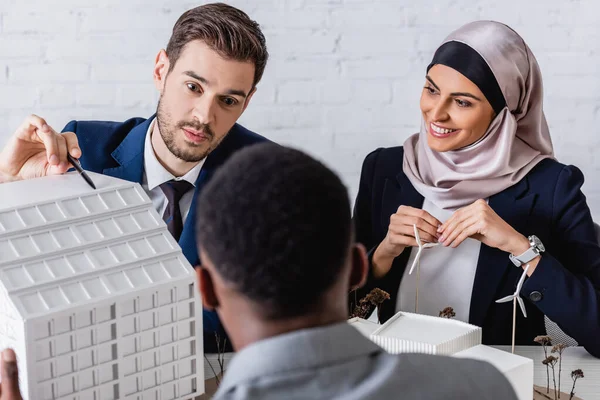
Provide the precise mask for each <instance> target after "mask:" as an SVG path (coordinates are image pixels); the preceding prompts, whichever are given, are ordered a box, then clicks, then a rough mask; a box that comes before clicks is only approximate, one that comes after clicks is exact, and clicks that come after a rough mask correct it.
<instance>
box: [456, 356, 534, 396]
mask: <svg viewBox="0 0 600 400" xmlns="http://www.w3.org/2000/svg"><path fill="white" fill-rule="evenodd" d="M540 351H541V349H540ZM454 357H458V358H472V359H475V360H481V361H487V362H489V363H490V364H492V365H493V366H494V367H496V368H498V370H500V372H502V373H503V374H504V376H505V377H506V379H508V381H509V382H510V384H511V385H512V387H513V389H514V390H515V393H516V394H517V398H518V399H519V400H531V397H532V390H533V389H532V388H533V360H532V359H530V358H525V357H521V356H518V355H516V354H512V353H508V352H506V351H502V350H498V349H495V348H493V347H489V346H484V345H479V346H474V347H471V348H468V349H466V350H463V351H459V352H458V353H456V354H454Z"/></svg>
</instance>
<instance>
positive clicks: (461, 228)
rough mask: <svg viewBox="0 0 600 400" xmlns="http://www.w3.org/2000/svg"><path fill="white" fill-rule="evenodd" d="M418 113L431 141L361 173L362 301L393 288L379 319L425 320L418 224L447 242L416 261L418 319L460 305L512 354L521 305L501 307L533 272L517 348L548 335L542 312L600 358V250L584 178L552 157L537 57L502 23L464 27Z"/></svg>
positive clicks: (486, 337)
mask: <svg viewBox="0 0 600 400" xmlns="http://www.w3.org/2000/svg"><path fill="white" fill-rule="evenodd" d="M420 105H421V111H422V117H423V121H422V126H421V131H420V132H419V133H417V134H415V135H413V136H411V137H410V138H408V140H407V141H406V142H405V143H404V146H403V147H393V148H385V149H384V148H381V149H377V150H375V151H374V152H372V153H371V154H369V155H368V156H367V157H366V159H365V161H364V164H363V169H362V174H361V181H360V187H359V193H358V197H357V200H356V205H355V215H354V219H355V223H356V229H357V240H358V241H359V242H361V243H363V244H365V246H366V247H367V249H368V250H370V251H369V261H370V266H371V269H370V275H369V279H368V281H367V284H366V285H365V286H364V287H363V288H361V289H360V290H358V292H357V296H356V298H360V297H362V296H364V295H365V294H366V293H368V292H369V291H370V290H371V289H373V288H375V287H378V288H381V289H383V290H385V291H387V292H388V293H389V294H390V295H391V299H390V300H387V301H385V302H384V303H383V305H382V306H381V310H380V318H381V320H382V322H383V321H385V320H387V319H389V318H390V317H391V316H392V315H394V313H395V312H397V311H409V312H414V311H415V303H416V301H417V299H416V296H415V295H416V293H415V292H416V285H417V277H416V276H417V274H416V273H412V274H409V269H410V266H411V265H412V264H413V261H414V259H415V257H416V255H417V248H416V247H415V246H417V242H416V239H415V233H414V225H416V226H417V229H418V233H419V236H420V238H421V240H422V241H423V242H430V243H440V245H438V246H435V247H431V248H427V249H424V250H423V252H422V256H421V258H420V272H419V281H418V284H419V296H418V312H419V313H422V314H429V315H436V316H437V315H438V313H439V312H440V310H442V309H444V308H445V307H447V306H451V307H453V308H454V311H455V312H456V318H457V319H460V320H463V321H466V322H470V323H472V324H474V325H478V326H481V327H482V328H483V342H484V343H485V344H493V345H501V344H510V343H511V339H512V317H513V307H511V305H510V304H507V303H496V302H495V300H497V299H500V298H503V297H505V296H509V295H512V294H513V293H514V292H515V288H516V285H517V282H518V281H519V278H520V277H521V275H522V274H523V271H524V270H525V269H527V272H526V273H527V278H526V280H525V282H524V284H523V286H522V289H521V291H520V295H521V297H522V298H523V299H524V302H525V308H526V311H527V317H526V318H525V317H524V316H523V315H522V314H521V313H518V315H517V325H516V326H517V328H516V343H517V344H522V345H532V343H533V339H534V337H535V336H537V335H545V334H546V328H545V322H544V321H545V319H544V315H546V316H547V317H548V318H550V319H551V320H552V321H554V322H556V323H557V324H558V325H559V327H560V328H561V329H562V330H563V331H564V332H565V333H567V334H568V335H570V336H571V337H572V338H574V339H575V340H577V341H578V343H579V344H580V345H582V346H585V348H586V349H587V350H588V351H589V352H590V353H591V354H593V355H595V356H596V357H600V339H599V338H600V291H599V289H600V247H599V246H598V244H597V242H596V236H595V232H594V223H593V221H592V217H591V214H590V211H589V208H588V206H587V204H586V200H585V196H584V195H583V194H582V193H581V191H580V188H581V185H582V184H583V175H582V173H581V171H580V170H579V169H577V168H576V167H574V166H566V165H563V164H560V163H559V162H557V161H556V160H555V159H554V155H553V148H552V141H551V139H550V133H549V130H548V126H547V124H546V118H545V116H544V112H543V110H542V78H541V74H540V70H539V67H538V64H537V61H536V60H535V57H534V56H533V54H532V53H531V51H530V49H529V47H528V46H527V45H526V44H525V42H524V41H523V39H522V38H521V37H520V36H519V35H518V34H517V33H516V32H514V31H513V30H512V29H510V28H509V27H507V26H506V25H503V24H500V23H497V22H491V21H479V22H474V23H470V24H468V25H465V26H463V27H462V28H460V29H458V30H457V31H455V32H453V33H452V34H451V35H450V36H449V37H448V38H446V40H445V41H444V43H443V44H442V45H441V46H440V47H439V48H438V49H437V51H436V53H435V55H434V57H433V61H432V63H431V64H430V65H429V67H428V68H427V75H426V79H425V86H424V89H423V92H422V95H421V103H420ZM407 266H408V268H407ZM351 297H355V296H351Z"/></svg>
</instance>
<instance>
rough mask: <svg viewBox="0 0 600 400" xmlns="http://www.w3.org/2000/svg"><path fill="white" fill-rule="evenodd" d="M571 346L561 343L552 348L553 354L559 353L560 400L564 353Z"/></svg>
mask: <svg viewBox="0 0 600 400" xmlns="http://www.w3.org/2000/svg"><path fill="white" fill-rule="evenodd" d="M567 347H569V346H567V345H566V344H563V343H559V344H557V345H556V346H554V347H553V348H552V351H551V353H558V398H559V399H560V373H561V371H562V353H563V351H564V350H565V349H566V348H567Z"/></svg>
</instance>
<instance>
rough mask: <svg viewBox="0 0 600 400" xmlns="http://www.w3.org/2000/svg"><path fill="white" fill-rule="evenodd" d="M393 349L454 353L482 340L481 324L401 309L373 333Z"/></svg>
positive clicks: (384, 344)
mask: <svg viewBox="0 0 600 400" xmlns="http://www.w3.org/2000/svg"><path fill="white" fill-rule="evenodd" d="M370 338H371V340H373V341H374V342H375V343H377V344H378V345H379V346H381V347H383V348H384V349H385V350H386V351H388V352H389V353H393V354H397V353H426V354H440V355H448V356H449V355H452V354H454V353H457V352H459V351H461V350H465V349H468V348H469V347H473V346H477V345H478V344H481V328H480V327H478V326H475V325H470V324H467V323H465V322H462V321H456V320H453V319H447V318H439V317H432V316H429V315H421V314H413V313H408V312H404V311H401V312H398V313H397V314H396V315H394V316H393V317H392V318H390V319H389V320H388V321H387V322H386V323H385V324H383V325H381V326H380V327H379V328H378V329H377V330H376V331H375V332H373V333H372V334H371V337H370Z"/></svg>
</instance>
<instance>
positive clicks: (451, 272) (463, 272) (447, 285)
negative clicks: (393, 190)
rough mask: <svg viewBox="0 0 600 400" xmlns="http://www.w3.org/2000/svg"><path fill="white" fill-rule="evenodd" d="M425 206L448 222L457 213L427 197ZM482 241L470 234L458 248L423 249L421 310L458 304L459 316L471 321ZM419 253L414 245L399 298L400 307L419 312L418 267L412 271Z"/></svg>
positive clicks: (431, 312)
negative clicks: (439, 206) (411, 267)
mask: <svg viewBox="0 0 600 400" xmlns="http://www.w3.org/2000/svg"><path fill="white" fill-rule="evenodd" d="M423 210H425V211H427V212H428V213H429V214H431V215H433V216H434V217H436V218H437V219H438V220H439V221H441V222H442V223H444V222H445V221H447V220H448V219H449V218H450V217H451V216H452V214H453V212H452V211H448V210H443V209H441V208H438V207H437V206H436V205H435V204H433V203H432V202H430V201H428V200H427V199H426V200H425V202H424V203H423ZM480 249H481V242H479V241H477V240H474V239H471V238H467V239H466V240H465V241H464V242H462V243H461V245H460V246H458V247H457V248H454V249H453V248H451V247H444V246H442V245H439V246H436V247H432V248H428V249H425V250H423V253H422V254H421V261H420V264H421V272H420V278H419V304H418V306H419V307H418V313H419V314H426V315H434V316H436V317H437V316H438V315H439V312H440V311H441V310H443V309H444V308H446V307H452V308H454V312H455V313H456V317H455V318H456V319H458V320H460V321H464V322H469V308H470V306H471V293H472V291H473V282H474V281H475V272H476V271H477V262H478V260H479V250H480ZM416 255H417V248H416V247H413V248H412V250H411V253H410V257H409V259H408V263H407V264H406V269H405V270H404V276H403V277H402V281H400V289H399V292H398V298H397V302H396V311H407V312H415V300H416V297H415V295H416V287H417V269H416V268H415V270H414V271H413V273H412V275H409V274H408V271H409V270H410V266H411V265H412V263H413V260H414V259H415V256H416Z"/></svg>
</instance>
